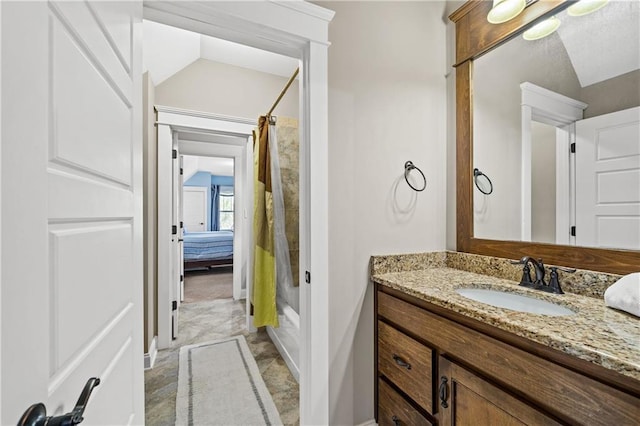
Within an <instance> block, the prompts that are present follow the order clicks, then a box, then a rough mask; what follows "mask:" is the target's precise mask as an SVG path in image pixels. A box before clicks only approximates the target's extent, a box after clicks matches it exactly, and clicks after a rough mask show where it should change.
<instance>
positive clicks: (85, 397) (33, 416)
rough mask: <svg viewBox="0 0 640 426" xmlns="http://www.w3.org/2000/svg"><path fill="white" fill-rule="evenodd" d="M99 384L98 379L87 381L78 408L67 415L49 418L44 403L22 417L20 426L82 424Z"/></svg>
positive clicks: (36, 405)
mask: <svg viewBox="0 0 640 426" xmlns="http://www.w3.org/2000/svg"><path fill="white" fill-rule="evenodd" d="M99 384H100V379H99V378H97V377H92V378H90V379H89V380H87V383H86V384H85V385H84V389H82V393H81V394H80V398H78V402H76V406H75V407H74V408H73V410H71V411H70V412H69V413H67V414H62V415H60V416H49V417H47V408H46V407H45V406H44V404H43V403H42V402H39V403H37V404H33V405H32V406H31V407H29V408H27V411H25V412H24V414H22V417H20V420H19V421H18V426H45V425H46V426H71V425H77V424H78V423H82V421H83V420H84V417H82V413H84V409H85V408H86V407H87V403H88V402H89V397H90V396H91V392H92V391H93V388H95V387H96V386H98V385H99Z"/></svg>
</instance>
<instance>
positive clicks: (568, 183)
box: [473, 0, 640, 250]
mask: <svg viewBox="0 0 640 426" xmlns="http://www.w3.org/2000/svg"><path fill="white" fill-rule="evenodd" d="M554 18H555V19H557V20H558V21H559V22H560V25H559V27H557V29H556V30H555V31H554V32H553V33H551V34H550V35H547V36H544V37H542V38H537V39H535V40H525V39H524V38H523V37H522V36H521V35H520V36H517V37H514V38H513V39H511V40H510V41H508V42H506V43H504V44H502V45H500V46H499V47H498V48H496V49H494V50H492V51H490V52H489V53H487V54H485V55H483V56H482V57H480V58H478V59H477V60H475V61H474V72H473V123H474V128H473V134H474V137H473V151H474V158H473V161H474V164H473V167H474V168H477V169H480V170H482V172H483V173H485V174H486V175H489V176H491V181H492V183H493V186H494V187H495V188H494V191H493V192H492V193H491V195H487V194H484V193H483V192H481V191H478V190H474V237H475V238H483V239H497V240H516V241H532V242H543V243H552V244H564V245H578V246H588V247H603V248H621V249H632V250H640V25H639V23H640V1H635V0H633V1H610V2H608V3H607V5H606V6H605V7H603V8H601V9H599V10H597V11H596V12H594V13H591V14H589V15H585V16H569V15H568V14H567V12H566V11H563V12H561V13H559V14H557V15H556V16H555V17H554ZM528 38H531V37H528Z"/></svg>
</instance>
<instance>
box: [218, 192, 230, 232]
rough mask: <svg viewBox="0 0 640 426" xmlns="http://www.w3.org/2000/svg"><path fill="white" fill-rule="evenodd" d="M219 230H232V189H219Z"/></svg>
mask: <svg viewBox="0 0 640 426" xmlns="http://www.w3.org/2000/svg"><path fill="white" fill-rule="evenodd" d="M220 230H221V231H232V230H233V187H232V186H221V187H220Z"/></svg>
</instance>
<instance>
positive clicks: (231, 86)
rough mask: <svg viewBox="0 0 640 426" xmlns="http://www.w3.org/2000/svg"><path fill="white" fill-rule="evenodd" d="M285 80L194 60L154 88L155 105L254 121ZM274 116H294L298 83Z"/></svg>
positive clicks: (266, 107) (281, 102)
mask: <svg viewBox="0 0 640 426" xmlns="http://www.w3.org/2000/svg"><path fill="white" fill-rule="evenodd" d="M294 71H295V70H291V74H293V72H294ZM288 80H289V78H288V77H280V76H276V75H272V74H267V73H263V72H259V71H253V70H249V69H246V68H241V67H236V66H233V65H227V64H221V63H218V62H213V61H209V60H206V59H198V60H197V61H195V62H193V63H192V64H191V65H189V66H188V67H186V68H184V69H183V70H181V71H180V72H178V73H176V74H175V75H173V76H172V77H170V78H168V79H167V80H165V81H164V82H162V83H161V84H159V85H158V86H157V87H156V104H157V105H165V106H172V107H177V108H183V109H190V110H195V111H205V112H211V113H216V114H223V115H231V116H235V117H243V118H255V119H256V121H257V119H258V117H259V116H260V115H264V114H266V113H267V111H269V108H271V105H273V102H274V101H275V100H276V98H277V97H278V95H279V94H280V92H281V91H282V89H283V88H284V86H285V84H286V83H287V81H288ZM274 114H275V115H282V116H286V117H293V118H297V117H298V84H296V83H295V82H294V83H293V84H292V85H291V87H290V88H289V90H288V91H287V94H286V95H285V96H284V97H283V98H282V100H281V101H280V104H279V105H278V107H277V108H276V110H275V111H274Z"/></svg>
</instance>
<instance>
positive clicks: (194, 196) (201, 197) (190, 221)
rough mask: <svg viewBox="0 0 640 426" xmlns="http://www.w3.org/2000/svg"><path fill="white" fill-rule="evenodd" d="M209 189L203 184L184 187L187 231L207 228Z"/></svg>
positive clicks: (200, 230)
mask: <svg viewBox="0 0 640 426" xmlns="http://www.w3.org/2000/svg"><path fill="white" fill-rule="evenodd" d="M207 190H208V188H206V187H203V186H185V187H184V208H183V211H184V213H183V214H184V226H185V228H187V232H202V231H206V230H207V225H206V221H207Z"/></svg>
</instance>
